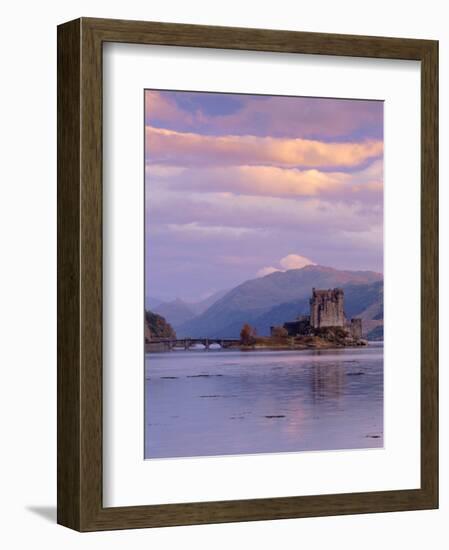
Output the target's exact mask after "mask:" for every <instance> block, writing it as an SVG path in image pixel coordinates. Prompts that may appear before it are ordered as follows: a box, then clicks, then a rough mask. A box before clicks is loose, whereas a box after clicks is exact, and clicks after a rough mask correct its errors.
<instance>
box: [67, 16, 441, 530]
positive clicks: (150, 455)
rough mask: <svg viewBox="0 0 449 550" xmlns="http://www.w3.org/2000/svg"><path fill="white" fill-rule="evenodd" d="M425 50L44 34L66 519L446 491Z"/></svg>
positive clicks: (128, 24) (115, 520)
mask: <svg viewBox="0 0 449 550" xmlns="http://www.w3.org/2000/svg"><path fill="white" fill-rule="evenodd" d="M437 185H438V43H437V42H436V41H431V40H415V39H404V38H381V37H365V36H344V35H331V34H318V33H303V32H291V31H280V30H261V29H242V28H226V27H206V26H196V25H180V24H170V23H154V22H141V21H119V20H106V19H89V18H87V19H86V18H82V19H78V20H75V21H71V22H68V23H65V24H63V25H61V26H60V27H59V28H58V522H59V523H60V524H62V525H65V526H67V527H70V528H72V529H76V530H79V531H95V530H106V529H126V528H137V527H160V526H173V525H188V524H200V523H218V522H233V521H252V520H264V519H282V518H300V517H310V516H326V515H340V514H357V513H369V512H393V511H400V510H418V509H431V508H437V506H438V345H437V340H438V307H437V298H438V279H437V277H438V256H437V254H438V253H437V250H438V210H437V198H438V194H437Z"/></svg>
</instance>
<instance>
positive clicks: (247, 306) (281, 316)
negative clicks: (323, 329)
mask: <svg viewBox="0 0 449 550" xmlns="http://www.w3.org/2000/svg"><path fill="white" fill-rule="evenodd" d="M381 282H382V275H381V274H380V273H375V272H373V271H340V270H337V269H333V268H331V267H323V266H312V265H308V266H306V267H303V268H302V269H292V270H289V271H285V272H275V273H271V274H270V275H266V276H265V277H261V278H258V279H252V280H249V281H246V282H244V283H242V284H241V285H239V286H237V287H235V288H234V289H232V290H230V291H229V292H228V293H226V294H225V296H223V297H222V298H221V299H220V300H218V301H217V302H215V303H214V304H213V305H212V306H211V307H209V308H208V309H207V310H206V311H205V312H204V313H202V314H201V315H199V316H197V317H195V318H193V319H190V320H188V321H186V322H185V323H183V324H182V325H180V326H178V327H177V333H178V335H179V336H181V337H183V336H192V337H203V336H209V337H218V336H223V337H225V336H229V337H235V336H238V334H239V333H240V329H241V327H242V325H243V324H244V323H250V324H252V325H253V326H255V327H256V329H257V330H258V333H259V334H260V335H266V334H268V331H269V327H270V325H274V324H282V322H284V321H288V320H291V319H294V318H295V317H296V316H297V315H299V314H302V313H307V312H308V299H309V297H310V295H311V291H312V288H313V287H316V288H334V287H337V286H338V287H343V288H344V289H345V294H346V292H348V291H349V294H348V295H347V298H346V299H345V303H346V306H347V314H348V316H353V315H354V314H353V313H352V312H355V311H357V313H358V312H362V311H365V310H367V309H368V308H369V307H373V308H374V309H375V311H376V313H377V314H378V313H379V308H377V309H376V308H375V306H374V305H373V304H374V303H375V302H376V301H378V299H379V296H378V295H379V291H378V290H377V291H376V289H373V288H370V285H372V284H373V283H381ZM362 286H367V288H365V289H362V288H361V287H362ZM349 287H353V288H352V289H351V290H350V289H349ZM380 309H382V308H380ZM373 311H374V310H373ZM380 323H381V320H380V319H379V320H378V324H380ZM373 328H374V327H373Z"/></svg>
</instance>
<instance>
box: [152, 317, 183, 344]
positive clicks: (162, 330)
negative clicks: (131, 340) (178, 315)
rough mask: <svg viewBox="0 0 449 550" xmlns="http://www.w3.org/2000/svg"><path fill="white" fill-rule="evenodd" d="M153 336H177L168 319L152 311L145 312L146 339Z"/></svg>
mask: <svg viewBox="0 0 449 550" xmlns="http://www.w3.org/2000/svg"><path fill="white" fill-rule="evenodd" d="M151 338H176V332H175V331H174V330H173V328H172V326H171V325H170V324H169V323H167V321H166V320H165V319H164V318H163V317H161V316H160V315H158V314H157V313H153V312H152V311H146V312H145V341H146V342H148V341H149V340H151Z"/></svg>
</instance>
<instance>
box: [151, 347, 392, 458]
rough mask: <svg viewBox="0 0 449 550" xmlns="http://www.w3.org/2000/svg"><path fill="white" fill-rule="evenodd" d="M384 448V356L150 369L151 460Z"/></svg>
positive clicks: (261, 355) (160, 359) (200, 356)
mask: <svg viewBox="0 0 449 550" xmlns="http://www.w3.org/2000/svg"><path fill="white" fill-rule="evenodd" d="M367 447H383V346H382V344H372V345H369V346H368V347H366V348H358V349H348V348H346V349H342V350H328V351H267V352H264V351H254V352H240V351H219V350H217V351H212V350H210V351H203V350H198V351H172V352H169V353H159V354H157V353H155V354H151V355H147V356H146V359H145V458H168V457H189V456H213V455H228V454H233V455H235V454H252V453H273V452H276V453H278V452H287V451H288V452H293V451H312V450H332V449H334V450H335V449H361V448H367Z"/></svg>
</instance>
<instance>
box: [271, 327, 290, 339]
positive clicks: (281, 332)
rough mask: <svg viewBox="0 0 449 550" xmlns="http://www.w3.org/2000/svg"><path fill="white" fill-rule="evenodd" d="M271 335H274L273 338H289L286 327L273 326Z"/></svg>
mask: <svg viewBox="0 0 449 550" xmlns="http://www.w3.org/2000/svg"><path fill="white" fill-rule="evenodd" d="M271 336H273V338H287V336H288V331H287V329H286V328H284V327H273V329H272V331H271Z"/></svg>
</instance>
